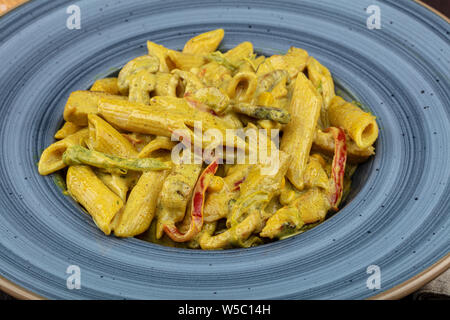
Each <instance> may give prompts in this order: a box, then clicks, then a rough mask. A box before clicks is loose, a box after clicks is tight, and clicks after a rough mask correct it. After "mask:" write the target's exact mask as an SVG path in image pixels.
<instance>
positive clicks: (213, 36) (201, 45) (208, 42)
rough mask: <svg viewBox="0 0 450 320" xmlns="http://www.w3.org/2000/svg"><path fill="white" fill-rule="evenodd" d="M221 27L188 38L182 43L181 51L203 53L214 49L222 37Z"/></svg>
mask: <svg viewBox="0 0 450 320" xmlns="http://www.w3.org/2000/svg"><path fill="white" fill-rule="evenodd" d="M224 35H225V32H224V31H223V29H217V30H212V31H208V32H205V33H202V34H199V35H198V36H195V37H193V38H192V39H189V41H188V42H186V44H185V45H184V48H183V53H189V54H198V55H204V54H207V53H210V52H213V51H216V49H217V47H218V46H219V44H220V42H221V41H222V39H223V36H224Z"/></svg>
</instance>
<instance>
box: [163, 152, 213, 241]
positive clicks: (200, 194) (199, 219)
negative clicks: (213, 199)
mask: <svg viewBox="0 0 450 320" xmlns="http://www.w3.org/2000/svg"><path fill="white" fill-rule="evenodd" d="M218 167H219V159H215V160H214V161H213V162H211V163H210V164H209V165H208V166H207V167H206V169H205V170H204V171H203V172H202V174H201V175H200V177H199V178H198V180H197V183H196V184H195V187H194V191H193V194H192V204H191V225H190V227H189V230H188V231H187V232H186V233H184V234H183V233H181V232H180V231H179V230H178V228H177V226H176V225H167V224H166V225H164V231H165V232H166V234H167V235H168V236H169V237H170V238H171V239H172V240H173V241H175V242H186V241H189V240H191V239H192V238H193V237H195V236H196V235H197V233H199V232H200V230H201V229H202V227H203V205H204V203H205V193H206V189H207V188H208V185H209V183H210V182H211V178H212V176H214V175H215V173H216V171H217V168H218Z"/></svg>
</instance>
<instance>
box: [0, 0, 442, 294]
mask: <svg viewBox="0 0 450 320" xmlns="http://www.w3.org/2000/svg"><path fill="white" fill-rule="evenodd" d="M72 4H75V5H77V6H79V8H80V10H81V29H73V30H70V29H68V28H67V27H66V20H67V18H68V17H69V14H68V13H67V8H68V7H69V5H72ZM372 4H375V5H377V6H379V8H380V14H381V29H373V30H370V29H368V28H367V26H366V20H367V18H368V17H369V16H370V14H368V13H366V8H367V7H368V6H369V5H372ZM214 28H224V29H225V31H226V36H225V39H224V42H223V43H222V45H221V49H224V50H226V49H229V48H231V47H233V46H235V45H236V44H238V43H240V42H242V41H251V42H253V44H254V46H255V48H256V50H257V52H258V53H260V54H266V55H271V54H276V53H280V52H285V51H286V50H287V49H288V48H289V47H290V46H296V47H301V48H304V49H306V50H307V51H308V52H309V53H310V54H311V55H312V56H314V57H316V58H317V59H318V60H319V61H321V62H322V63H323V64H324V65H325V66H327V67H329V69H330V70H331V73H332V74H333V76H334V77H335V80H336V83H337V87H338V89H339V91H338V93H342V94H343V95H345V96H347V97H348V98H352V99H355V100H358V101H360V102H361V103H362V104H363V105H364V106H365V107H367V108H369V109H370V110H371V111H372V112H373V113H374V114H375V115H376V116H377V121H378V125H379V127H380V137H379V139H378V141H377V143H376V151H377V154H376V156H375V157H374V158H373V159H371V160H370V161H369V162H367V163H366V164H364V165H363V166H361V168H360V169H359V170H358V172H357V175H356V177H355V181H354V189H353V191H352V193H351V195H350V199H349V200H348V201H347V203H346V205H345V206H344V208H343V209H342V210H341V211H340V212H339V213H338V214H336V215H334V216H332V217H331V218H329V219H328V220H327V221H325V222H324V223H323V224H321V225H319V226H318V227H316V228H314V229H312V230H310V231H307V232H305V233H303V234H300V235H298V236H295V237H292V238H289V239H286V240H283V241H278V242H274V243H271V244H266V245H263V246H260V247H256V248H250V249H233V250H227V251H215V252H207V251H192V250H184V249H176V248H169V247H163V246H159V245H155V244H152V243H147V242H143V241H141V240H138V239H125V240H123V239H117V238H114V237H107V236H104V235H103V234H102V233H101V232H100V231H99V230H98V229H97V228H96V227H95V225H94V223H93V222H92V220H91V219H90V218H89V216H88V215H86V214H85V213H84V212H83V211H82V210H81V208H80V207H79V206H78V205H77V204H76V203H75V202H74V201H73V200H71V199H70V198H69V197H66V196H64V195H63V194H62V193H61V190H60V189H59V188H58V187H57V186H56V185H55V183H54V181H53V179H54V178H53V177H52V176H48V177H41V176H39V174H38V172H37V165H36V163H37V161H38V159H39V156H40V154H41V152H42V150H43V149H44V148H45V147H46V146H48V145H49V144H50V143H52V142H53V134H54V133H55V131H56V130H57V129H58V128H59V126H60V125H61V124H62V121H63V120H62V112H63V108H64V104H65V101H66V99H67V97H68V96H69V94H70V92H71V91H74V90H80V89H87V88H89V86H90V85H91V84H92V83H93V82H94V80H95V79H98V78H100V77H105V76H107V75H109V74H112V73H114V72H115V71H117V70H118V69H119V68H121V67H122V66H123V65H124V64H125V63H126V62H127V61H128V60H130V59H132V58H134V57H136V56H139V55H143V54H145V53H146V40H152V41H154V42H157V43H161V44H163V45H165V46H167V47H170V48H173V49H181V48H182V47H183V44H184V43H185V41H186V40H188V39H189V38H190V37H192V36H194V35H196V34H198V33H201V32H204V31H207V30H210V29H214ZM0 57H1V58H0V97H1V99H0V114H1V117H0V145H1V151H0V276H1V277H2V278H3V280H2V283H3V285H5V283H6V281H5V279H7V280H8V281H10V282H12V283H14V284H15V285H17V287H15V288H16V289H13V291H14V290H19V287H20V288H23V289H26V290H28V291H30V292H31V293H33V294H37V295H39V296H42V297H45V298H51V299H79V298H81V299H123V298H127V299H216V298H217V299H249V298H250V299H261V298H262V299H266V298H267V299H364V298H368V297H371V296H373V295H376V294H379V293H381V292H384V291H386V290H389V289H391V288H392V287H394V286H396V285H399V284H401V283H403V282H404V281H406V280H408V279H410V278H412V277H413V276H415V275H416V274H418V273H420V272H422V271H423V270H425V269H427V268H428V267H430V266H431V265H433V264H434V263H436V262H437V261H439V260H441V259H442V258H444V257H445V256H446V255H447V254H448V252H449V247H450V245H449V244H450V243H449V234H450V216H449V211H450V199H449V193H450V183H449V175H450V165H449V159H450V145H449V141H450V121H449V111H450V96H449V94H450V90H449V88H450V80H449V78H448V75H449V70H450V68H449V67H450V61H449V57H450V47H449V24H448V23H447V22H446V21H445V20H443V19H442V18H440V17H438V16H437V15H436V14H434V13H432V12H431V11H429V10H427V9H426V8H424V7H423V6H421V5H419V4H417V3H415V2H413V1H397V0H395V1H394V0H384V1H374V0H360V1H353V0H345V1H344V0H340V1H335V0H321V1H317V0H305V1H287V0H286V1H284V0H283V1H250V0H239V1H212V0H210V1H199V0H193V1H167V0H165V1H147V0H145V1H144V0H132V1H118V0H117V1H114V0H111V1H106V0H104V1H103V0H82V1H75V0H71V1H31V2H30V3H28V4H26V5H24V6H22V7H20V8H19V9H17V10H14V11H13V12H11V13H9V14H7V15H6V16H4V17H2V18H0ZM70 265H76V266H79V268H80V270H81V289H78V290H77V289H73V290H69V289H68V288H67V285H66V280H67V277H68V276H69V275H68V274H67V273H66V271H67V268H68V267H69V266H70ZM371 265H376V266H378V267H379V268H380V272H381V287H380V289H369V288H368V287H367V283H366V282H367V279H368V278H369V277H370V274H368V273H367V268H368V267H369V266H371ZM17 295H20V293H18V294H17Z"/></svg>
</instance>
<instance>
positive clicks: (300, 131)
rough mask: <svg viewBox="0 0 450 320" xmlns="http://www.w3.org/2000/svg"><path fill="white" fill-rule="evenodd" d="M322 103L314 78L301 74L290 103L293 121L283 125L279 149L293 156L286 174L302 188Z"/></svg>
mask: <svg viewBox="0 0 450 320" xmlns="http://www.w3.org/2000/svg"><path fill="white" fill-rule="evenodd" d="M321 106H322V97H321V96H320V95H319V94H318V93H317V90H316V89H315V88H314V86H313V84H312V83H311V81H310V80H308V78H306V76H305V75H304V74H303V73H299V74H298V76H297V79H296V81H295V86H294V92H293V95H292V100H291V103H290V105H289V113H290V115H291V121H290V122H289V123H288V124H287V125H286V127H285V128H284V132H283V137H282V139H281V144H280V149H281V150H283V151H285V152H287V153H288V154H290V155H291V156H292V162H291V165H290V167H289V169H288V171H287V177H288V179H289V181H290V182H291V183H292V184H293V185H294V186H295V187H296V188H297V189H299V190H302V189H303V187H304V181H303V172H304V170H305V168H306V165H307V163H308V158H309V152H310V151H311V146H312V142H313V140H314V134H315V132H316V124H317V120H318V119H319V115H320V108H321Z"/></svg>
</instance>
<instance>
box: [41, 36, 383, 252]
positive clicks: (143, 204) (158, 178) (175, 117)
mask: <svg viewBox="0 0 450 320" xmlns="http://www.w3.org/2000/svg"><path fill="white" fill-rule="evenodd" d="M223 37H224V30H222V29H218V30H213V31H209V32H206V33H203V34H200V35H198V36H196V37H194V38H192V39H190V40H189V41H188V42H187V43H186V44H185V46H184V48H183V50H181V51H176V50H171V49H168V48H166V47H164V46H162V45H158V44H156V43H153V42H151V41H148V42H147V47H148V54H146V55H143V56H140V57H137V58H135V59H133V60H131V61H129V62H128V63H127V64H126V65H125V66H124V67H123V68H122V69H121V70H120V72H119V74H118V76H117V77H111V78H105V79H100V80H97V81H95V83H94V84H93V85H92V87H91V89H90V90H89V91H75V92H73V93H72V94H71V95H70V96H69V98H68V101H67V103H66V105H65V108H64V120H65V122H64V124H63V126H62V127H61V129H60V130H59V131H57V132H56V134H55V139H56V140H57V141H56V142H54V143H53V144H51V145H50V146H49V147H48V148H47V149H45V150H44V152H43V153H42V155H41V158H40V161H39V173H40V174H41V175H48V174H51V173H55V172H59V174H60V175H61V176H62V177H64V182H65V184H64V185H65V192H67V194H68V195H70V196H71V197H72V198H73V199H74V200H76V201H77V202H78V203H80V204H81V206H83V207H84V209H85V210H86V211H87V213H88V214H89V215H90V216H91V217H92V219H93V221H94V222H95V224H96V225H97V226H98V228H99V229H100V230H101V231H102V232H104V233H105V234H106V235H110V234H114V235H115V236H116V237H138V238H140V239H143V240H146V241H151V242H154V243H158V244H163V245H169V246H177V247H184V248H199V249H227V248H232V247H250V246H256V245H259V244H263V243H266V242H270V241H273V240H276V239H283V238H286V237H289V236H292V235H295V234H298V233H301V232H303V231H305V230H307V229H309V228H311V227H314V226H316V225H317V224H319V223H321V222H322V221H324V219H325V218H326V216H327V214H330V213H333V212H336V211H337V210H338V207H339V205H340V203H341V202H342V199H344V198H345V196H346V194H347V192H348V191H349V189H350V184H351V177H352V174H353V173H354V171H355V169H356V167H357V165H358V164H359V163H362V162H364V161H366V160H367V159H368V158H369V157H370V156H372V155H373V154H374V147H373V144H374V142H375V141H376V139H377V137H378V126H377V123H376V121H375V117H374V116H373V115H372V114H370V113H368V112H365V111H363V110H362V109H361V108H359V107H358V105H357V104H356V103H351V102H347V101H345V100H344V99H343V98H342V97H340V96H338V95H336V93H335V88H334V82H333V78H332V76H331V74H330V72H329V70H328V69H327V68H326V67H324V66H323V65H322V64H320V63H319V62H318V61H317V60H316V59H314V58H313V57H311V56H309V55H308V53H307V52H306V51H305V50H302V49H300V48H295V47H291V48H290V49H289V50H288V51H287V52H286V54H280V55H273V56H270V57H265V56H258V55H257V54H256V53H255V52H254V49H253V45H252V43H250V42H243V43H241V44H239V45H237V46H236V47H234V48H232V49H231V50H228V51H225V52H221V51H218V50H217V48H218V46H219V44H220V42H221V41H222V39H223Z"/></svg>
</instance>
